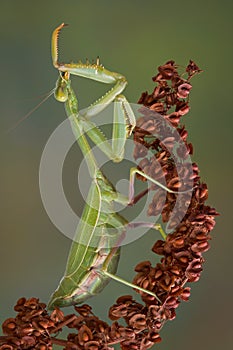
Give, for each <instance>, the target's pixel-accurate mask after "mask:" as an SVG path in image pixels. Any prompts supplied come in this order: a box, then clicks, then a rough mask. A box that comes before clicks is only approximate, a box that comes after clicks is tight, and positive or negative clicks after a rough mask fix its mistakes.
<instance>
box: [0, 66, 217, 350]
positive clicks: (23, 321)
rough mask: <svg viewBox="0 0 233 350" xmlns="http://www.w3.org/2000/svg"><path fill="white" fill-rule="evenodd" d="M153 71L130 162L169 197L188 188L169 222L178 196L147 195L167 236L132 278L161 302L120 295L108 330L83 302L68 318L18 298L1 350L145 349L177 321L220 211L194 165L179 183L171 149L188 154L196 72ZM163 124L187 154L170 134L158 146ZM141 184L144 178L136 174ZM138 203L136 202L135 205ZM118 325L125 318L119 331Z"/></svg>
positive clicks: (181, 156)
mask: <svg viewBox="0 0 233 350" xmlns="http://www.w3.org/2000/svg"><path fill="white" fill-rule="evenodd" d="M158 71H159V73H158V74H157V75H156V76H155V77H153V81H154V82H155V88H154V90H153V92H152V93H151V94H148V93H147V92H144V93H143V94H142V96H141V98H140V100H139V102H138V103H139V104H142V105H144V106H145V107H147V108H144V109H143V108H142V111H141V113H142V116H141V118H139V119H138V120H137V126H136V128H135V131H134V141H135V150H134V157H135V159H140V158H141V160H140V163H139V169H141V170H142V171H143V172H144V173H146V174H147V175H149V176H151V177H153V178H154V179H156V180H157V181H160V180H161V179H162V178H164V177H165V179H166V184H167V186H168V187H169V188H170V189H172V190H173V191H177V190H183V189H184V188H185V187H184V186H187V185H192V186H193V192H192V195H191V200H190V201H189V205H188V207H187V208H186V213H185V215H183V214H182V213H180V212H179V210H180V211H181V209H182V207H183V206H185V205H186V206H187V193H184V194H182V195H181V197H180V198H179V200H180V207H179V208H178V211H177V215H175V216H174V217H173V215H172V213H173V210H174V208H175V204H176V200H177V194H174V193H168V194H167V196H166V199H165V201H162V199H161V198H162V192H161V191H160V190H159V189H158V188H157V187H156V186H155V185H152V186H151V187H150V189H149V190H150V191H155V194H154V196H153V199H152V202H151V203H150V205H149V208H148V215H149V216H157V215H158V214H159V213H162V221H163V223H167V224H168V228H169V229H170V231H171V232H170V233H169V234H167V236H166V239H165V240H158V241H156V242H155V244H154V246H153V247H152V251H153V252H154V253H156V254H158V255H161V260H160V262H159V263H157V264H156V265H155V266H153V265H152V263H151V262H150V261H143V262H140V263H139V264H138V265H137V266H136V267H135V271H136V272H137V274H136V276H135V278H134V281H133V283H134V284H136V285H138V286H140V287H143V288H145V289H147V290H150V291H152V292H154V293H155V294H156V295H157V296H158V297H159V299H160V301H161V302H159V301H158V300H157V299H155V298H154V297H152V296H150V295H148V294H146V293H142V292H140V294H141V298H142V301H143V303H139V302H137V301H135V300H134V299H133V297H132V296H130V295H125V296H121V297H119V298H118V299H117V301H116V303H115V304H114V305H112V306H111V307H110V309H109V318H110V319H111V320H112V323H110V324H107V323H106V322H104V321H102V320H100V319H99V318H98V317H97V316H95V315H94V314H93V312H92V309H91V307H90V306H89V305H87V304H84V305H81V306H75V307H74V308H75V313H74V314H71V315H66V316H65V315H64V313H63V312H62V311H61V310H60V309H58V308H56V309H55V310H54V311H53V312H52V313H51V314H49V313H48V311H47V310H46V304H44V303H41V302H39V300H38V299H36V298H31V299H28V300H26V299H25V298H21V299H19V300H18V302H17V304H16V306H15V308H14V309H15V311H16V312H17V315H16V317H14V318H8V319H7V320H6V321H5V322H4V323H3V325H2V329H3V333H4V336H2V337H0V350H14V349H40V350H46V349H52V347H53V344H56V345H60V346H62V347H63V349H64V350H79V349H80V350H85V349H90V350H100V349H105V350H107V349H109V350H110V349H114V347H113V346H114V344H117V343H120V346H121V349H123V350H126V349H135V350H139V349H140V350H144V349H149V348H151V347H152V346H153V345H154V344H155V343H158V342H160V341H161V337H160V335H159V332H160V330H161V328H162V327H163V325H164V324H165V323H166V321H168V320H173V319H174V318H175V317H176V308H177V307H178V306H179V304H180V302H181V301H187V300H188V299H189V296H190V286H186V284H187V283H188V282H197V281H198V280H199V278H200V274H201V272H202V269H203V263H204V258H203V253H204V252H206V251H207V250H208V249H209V240H210V239H211V237H210V231H211V230H212V229H213V228H214V225H215V216H216V215H218V213H217V212H216V210H215V209H214V208H211V207H209V206H208V205H206V204H205V201H206V200H207V197H208V189H207V185H206V184H205V183H202V182H201V180H200V176H199V169H198V166H197V164H195V163H192V164H191V170H192V171H190V169H189V170H185V167H183V168H184V169H183V168H182V170H181V172H180V173H179V175H180V174H181V175H182V179H180V178H179V176H178V170H177V164H175V161H174V159H173V153H172V150H173V149H174V148H175V147H176V152H177V154H178V155H179V159H180V160H181V161H184V162H185V160H186V159H187V157H188V156H189V155H190V154H193V146H192V144H191V143H189V142H188V140H187V138H188V133H187V131H186V129H185V127H184V126H182V125H181V124H180V119H181V118H182V117H183V116H184V115H186V114H187V113H188V112H189V101H188V97H189V93H190V90H191V88H192V85H191V83H190V80H191V78H192V77H193V76H194V75H196V74H197V73H199V72H200V71H201V70H200V69H199V68H198V66H197V65H196V64H195V63H194V62H193V61H190V62H189V64H188V66H187V67H186V78H184V77H183V76H181V75H180V74H179V73H178V66H177V65H176V64H175V62H174V61H169V62H167V63H165V64H164V65H163V66H160V67H159V68H158ZM155 112H156V113H159V114H160V115H162V116H163V118H164V121H166V124H163V123H160V122H158V120H157V118H156V116H155ZM168 122H169V123H168ZM167 125H170V126H171V127H172V129H173V130H175V131H176V132H178V134H179V136H180V138H181V140H182V142H183V143H184V144H185V151H184V148H182V147H180V146H179V144H178V145H175V138H174V137H173V135H170V136H169V137H167V138H165V139H163V140H161V135H164V133H165V134H166V128H167ZM168 128H169V126H168ZM169 130H171V128H170V129H169ZM151 154H152V156H151ZM158 164H159V165H160V166H159V167H158ZM178 166H179V165H178ZM138 178H139V179H141V180H143V181H144V180H145V179H144V178H142V177H141V176H138ZM146 192H147V191H144V193H143V194H145V193H146ZM139 198H140V196H139V197H138V198H136V199H135V203H136V202H137V200H139ZM179 214H180V215H179ZM182 215H183V216H182ZM120 319H124V325H122V324H121V323H120ZM125 324H126V325H125ZM64 327H68V328H71V329H72V333H70V334H69V335H68V337H67V339H66V340H65V339H59V337H58V334H59V332H60V331H61V330H62V329H63V328H64Z"/></svg>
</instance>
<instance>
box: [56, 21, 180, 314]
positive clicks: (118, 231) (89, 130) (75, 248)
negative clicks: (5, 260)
mask: <svg viewBox="0 0 233 350" xmlns="http://www.w3.org/2000/svg"><path fill="white" fill-rule="evenodd" d="M64 26H65V24H64V23H62V24H61V25H60V26H59V27H57V28H56V29H55V30H54V32H53V34H52V60H53V65H54V66H55V68H57V69H58V71H59V78H58V80H57V83H56V88H55V90H54V95H55V98H56V99H57V100H58V101H60V102H63V103H65V109H66V114H67V116H68V118H69V119H70V122H71V126H72V129H73V132H74V134H75V136H76V139H77V142H78V144H79V147H80V148H81V150H82V153H83V155H84V157H85V161H86V163H87V166H88V169H89V173H90V176H91V178H92V184H91V187H90V190H89V194H88V197H87V203H86V205H85V208H84V211H83V215H82V218H81V221H80V224H79V226H78V228H77V231H76V233H75V237H74V241H73V243H72V246H71V250H70V253H69V257H68V261H67V266H66V271H65V275H64V277H63V278H62V280H61V282H60V284H59V286H58V288H57V290H56V291H55V292H54V294H53V295H52V297H51V299H50V302H49V307H50V308H54V307H56V306H59V307H63V306H69V305H72V304H79V303H81V302H83V301H85V300H86V299H87V298H89V297H91V296H92V295H95V294H97V293H99V292H100V291H101V290H102V289H103V288H104V287H105V286H106V284H107V283H108V282H109V280H110V279H111V278H112V279H115V280H117V281H119V282H123V283H125V284H126V285H128V286H130V287H133V288H135V289H137V290H141V291H142V292H144V293H148V294H150V295H151V297H152V298H156V299H158V297H157V296H156V294H154V293H153V292H152V291H149V290H145V289H143V288H140V287H138V286H135V285H133V284H131V283H129V282H126V281H124V280H122V279H121V278H120V277H117V276H115V273H116V270H117V266H118V261H119V256H120V242H121V240H122V239H123V238H124V234H125V231H126V229H127V228H128V227H129V228H132V226H133V225H132V224H130V223H129V222H128V221H127V220H126V219H125V218H124V217H122V216H121V215H119V214H118V213H116V212H114V202H118V203H122V204H124V205H127V204H129V203H130V202H132V200H133V197H134V178H135V174H136V173H139V174H140V175H142V176H144V177H145V178H146V179H148V180H149V181H152V182H153V183H155V184H157V185H158V186H160V187H161V188H163V189H164V190H167V191H169V192H172V193H176V192H174V191H171V190H170V189H168V188H167V187H165V186H163V185H162V184H160V183H158V182H157V181H156V180H154V179H153V178H150V177H149V176H147V175H146V174H144V173H143V172H141V171H139V170H138V169H137V168H132V169H131V170H130V188H129V195H128V196H124V195H122V194H120V193H118V192H117V191H116V190H115V188H114V187H113V185H112V184H111V183H110V182H109V181H108V179H107V178H106V177H105V176H104V174H103V173H102V171H101V170H100V169H99V168H98V164H97V162H96V160H95V158H94V155H93V153H92V151H91V148H90V146H89V144H88V140H87V138H86V136H85V134H87V135H88V137H89V138H90V139H91V140H92V141H93V143H94V144H95V145H97V146H98V147H99V148H100V150H101V151H102V152H104V153H105V154H106V155H107V156H108V157H109V158H110V159H111V160H112V161H114V162H120V161H121V160H122V159H123V157H124V147H125V142H126V140H127V138H128V137H129V136H130V135H131V133H132V131H133V129H134V127H135V124H136V121H135V117H134V113H133V111H132V109H131V107H130V105H129V103H128V102H127V100H126V98H125V97H124V96H123V95H121V93H122V91H123V90H124V89H125V87H126V85H127V81H126V79H125V77H124V76H123V75H121V74H118V73H114V72H111V71H108V70H107V69H105V68H104V67H103V66H102V65H100V63H99V59H97V61H96V63H95V64H90V63H86V64H84V63H81V62H80V63H70V64H61V63H59V62H58V35H59V33H60V31H61V29H62V28H63V27H64ZM71 74H72V75H78V76H81V77H85V78H88V79H92V80H96V81H99V82H103V83H106V84H115V85H114V86H113V88H112V89H111V90H109V91H108V92H107V93H106V94H105V95H104V96H103V97H101V98H100V99H99V100H97V101H96V102H95V103H94V104H92V105H91V106H89V107H88V108H87V109H86V110H85V114H82V115H81V114H80V113H79V111H78V100H77V97H76V95H75V93H74V91H73V89H72V87H71V81H70V75H71ZM111 102H114V103H115V105H114V116H113V127H112V143H111V144H110V143H109V142H108V140H107V138H106V136H105V135H104V134H103V133H102V131H101V130H100V129H98V128H97V127H96V125H95V124H94V123H93V122H91V121H90V118H91V117H92V116H95V115H96V114H98V113H99V112H101V111H102V110H103V109H104V108H106V106H108V105H109V104H110V103H111ZM138 225H144V226H147V227H154V228H156V229H158V230H160V232H161V233H162V234H163V232H162V230H161V229H160V227H159V225H155V224H152V223H139V224H138ZM110 229H111V233H109V230H110ZM112 230H115V231H114V232H115V235H114V237H112V236H113V235H112ZM158 300H159V299H158ZM159 301H160V300H159Z"/></svg>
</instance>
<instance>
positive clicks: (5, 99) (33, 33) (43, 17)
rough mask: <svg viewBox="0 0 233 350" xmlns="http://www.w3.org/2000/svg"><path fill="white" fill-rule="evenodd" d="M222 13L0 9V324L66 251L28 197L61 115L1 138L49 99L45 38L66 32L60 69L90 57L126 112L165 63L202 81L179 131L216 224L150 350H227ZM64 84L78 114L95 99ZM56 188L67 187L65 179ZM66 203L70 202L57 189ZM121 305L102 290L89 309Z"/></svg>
mask: <svg viewBox="0 0 233 350" xmlns="http://www.w3.org/2000/svg"><path fill="white" fill-rule="evenodd" d="M232 10H233V3H231V2H230V1H227V0H222V1H217V0H214V1H201V0H197V1H195V2H187V1H184V0H178V1H171V0H168V1H166V2H162V1H155V0H154V1H153V0H148V1H147V0H145V1H143V2H142V1H138V0H135V1H127V2H126V1H123V0H118V1H113V2H111V1H107V0H102V1H88V0H87V1H85V2H84V1H78V0H76V1H74V0H70V1H66V2H65V1H61V0H56V1H54V0H50V1H40V2H39V1H29V0H22V1H12V0H7V1H6V0H5V1H4V0H3V1H1V12H0V19H1V20H0V23H1V29H0V43H1V55H0V62H1V63H0V67H1V83H0V89H1V94H0V99H1V103H0V113H1V118H0V123H1V143H2V144H1V148H0V150H1V156H2V158H1V210H0V213H1V221H0V222H1V243H0V271H1V275H0V276H1V288H0V296H1V299H0V300H1V302H0V320H1V322H2V321H3V320H4V319H5V318H6V317H10V316H12V315H14V312H13V310H12V307H13V305H14V303H15V302H16V300H17V298H19V297H20V296H26V297H30V296H37V297H39V298H40V299H41V300H43V301H45V302H46V301H47V300H48V297H49V295H50V293H51V292H52V291H53V290H54V288H55V287H56V286H57V283H58V281H59V278H60V277H61V275H62V273H63V270H64V265H65V261H66V255H67V252H68V249H69V246H70V241H69V240H68V239H67V238H66V237H64V236H63V235H62V234H61V233H60V232H58V230H56V228H55V227H54V226H53V224H52V223H51V222H50V220H49V218H48V216H47V214H46V212H45V210H44V208H43V206H42V202H41V199H40V193H39V185H38V167H39V162H40V157H41V153H42V151H43V147H44V145H45V143H46V140H47V139H48V137H49V136H50V134H51V133H52V131H53V130H54V129H55V128H56V126H57V125H59V123H61V122H62V120H63V119H64V116H65V114H64V109H63V106H62V105H61V104H59V103H57V102H56V101H55V100H54V99H53V98H52V97H51V98H50V99H49V100H48V101H47V102H46V103H45V104H43V105H42V106H41V107H40V108H39V109H38V110H37V111H35V112H34V113H33V114H32V115H31V117H30V118H29V119H28V120H27V121H25V122H24V123H23V124H21V125H20V126H19V127H17V128H16V129H15V130H13V131H11V132H10V133H6V132H5V131H6V130H7V129H8V128H10V127H12V125H14V123H16V122H17V120H19V119H20V118H21V117H22V116H23V115H25V114H26V113H27V112H28V111H29V110H30V109H32V108H33V107H34V106H35V105H36V104H37V103H38V102H39V101H40V98H41V96H39V95H42V94H44V93H46V92H47V91H49V90H50V89H52V88H53V87H54V84H55V81H56V79H57V72H56V71H55V69H54V68H53V67H52V64H51V58H50V37H51V32H52V30H53V29H54V28H55V27H56V26H57V25H58V24H60V23H61V22H65V23H69V24H70V26H69V27H68V28H67V29H65V30H64V32H63V33H62V38H61V43H62V44H61V56H62V60H64V61H68V62H69V61H70V60H74V61H75V60H76V59H77V60H78V59H83V60H85V58H86V57H88V58H90V59H92V58H95V57H96V56H97V55H99V56H100V58H101V60H102V62H103V63H104V65H105V66H106V67H107V68H109V69H110V70H113V71H116V72H120V73H122V74H124V75H125V76H126V77H127V79H128V82H129V86H128V87H127V90H126V92H125V94H126V96H127V98H128V100H129V101H130V102H137V100H138V97H139V96H140V93H141V92H142V91H145V90H149V91H150V90H151V89H152V86H153V84H152V82H151V77H152V76H153V75H154V73H155V70H156V67H157V66H158V65H161V64H163V63H165V62H166V61H167V60H169V59H174V60H175V61H176V62H178V63H180V64H181V65H186V64H187V63H188V60H189V59H190V58H192V59H193V60H194V61H195V62H196V63H197V64H198V65H199V66H200V67H201V68H202V69H203V70H204V73H203V74H202V75H200V76H198V77H196V78H194V79H193V90H192V93H191V107H192V110H191V113H190V116H188V117H186V125H187V128H188V130H189V140H190V141H192V143H193V144H194V149H195V154H194V157H193V159H194V160H195V161H196V162H197V163H198V165H199V167H200V169H201V176H202V179H203V181H206V182H207V183H208V187H209V193H210V196H209V202H208V203H209V204H211V205H213V206H215V207H216V208H217V210H218V211H219V212H221V217H219V218H218V220H217V226H216V229H215V230H214V232H213V240H212V242H211V245H212V248H211V250H210V251H209V252H207V253H206V255H205V257H206V260H207V261H206V263H205V266H204V267H205V269H204V272H203V274H202V278H201V280H200V282H199V283H197V284H196V285H194V286H192V295H191V300H190V302H189V303H185V304H183V305H181V306H180V307H179V309H178V310H177V318H176V320H175V321H174V322H170V323H169V324H167V325H166V326H165V327H164V329H163V331H162V337H163V342H162V343H161V344H159V345H158V346H157V349H160V350H163V349H164V350H165V349H166V350H168V349H178V348H179V349H180V350H182V349H187V348H188V349H189V350H194V349H197V348H200V349H205V350H210V349H211V350H217V349H219V348H222V349H230V348H231V346H232V341H233V337H232V327H231V323H232V322H231V317H232V311H233V310H232V292H233V288H232V262H231V260H230V258H231V255H232V246H233V238H232V237H233V235H232V233H231V224H230V223H231V221H230V220H231V218H232V214H231V208H232V205H231V198H232V183H231V181H232V174H231V172H232V156H231V147H232V127H233V118H232V115H231V111H232V106H231V100H232V60H233V50H232V34H233V33H232ZM74 80H75V86H76V87H77V86H78V92H79V98H80V108H83V107H86V106H87V105H88V104H89V103H90V102H92V101H93V100H94V99H95V98H97V97H98V96H100V95H101V94H103V92H104V91H106V87H105V86H102V85H100V84H98V83H94V82H88V81H85V80H84V79H78V78H77V79H74ZM71 156H72V155H71ZM73 157H76V156H73ZM73 159H74V158H73ZM75 159H77V158H75ZM71 160H72V157H71V158H70V161H69V160H68V161H67V167H70V169H71V175H70V176H71V177H72V176H75V175H76V174H75V172H76V171H77V169H75V170H72V164H73V163H72V161H71ZM77 164H78V162H77ZM77 164H76V165H75V166H77ZM72 171H73V173H72ZM66 178H67V179H66V180H67V183H69V182H70V183H72V181H73V180H72V181H71V180H70V179H69V175H68V173H67V175H66ZM73 182H74V181H73ZM69 193H70V194H72V193H73V190H72V187H69V186H68V187H67V194H69ZM71 197H72V196H71ZM71 202H72V203H74V206H76V207H77V208H78V205H79V198H78V196H77V198H76V196H74V195H73V197H72V198H71ZM80 207H81V205H80ZM79 209H80V208H79ZM77 210H78V209H77ZM152 242H153V239H151V237H150V235H148V236H145V237H143V239H142V240H138V241H137V242H134V243H133V244H132V245H128V246H126V247H124V248H123V252H122V258H121V262H120V268H119V272H118V273H119V275H121V276H124V277H125V278H126V279H129V280H130V279H131V278H132V276H133V266H134V265H135V264H136V263H137V262H138V261H141V260H147V259H148V258H151V255H150V253H149V250H150V246H151V244H152ZM142 247H143V249H142ZM147 250H148V251H147ZM129 261H130V264H129ZM129 293H131V291H130V290H129V289H128V288H126V287H125V286H123V285H119V284H116V283H115V282H111V283H110V285H109V286H108V287H107V288H106V289H105V290H104V292H103V293H102V294H101V295H99V296H98V297H96V298H94V299H93V300H90V304H91V305H92V306H93V308H94V311H95V312H96V313H97V314H98V315H100V317H103V318H106V312H107V309H108V306H110V305H111V304H112V303H113V302H114V300H115V299H116V298H117V296H118V295H122V294H129ZM132 293H133V292H132ZM134 295H135V294H134ZM135 296H136V295H135Z"/></svg>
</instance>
